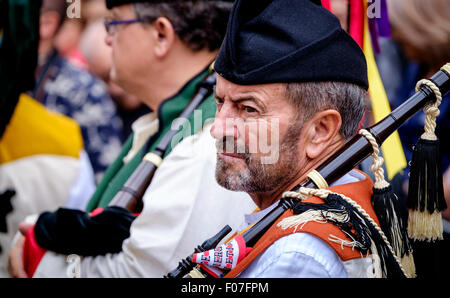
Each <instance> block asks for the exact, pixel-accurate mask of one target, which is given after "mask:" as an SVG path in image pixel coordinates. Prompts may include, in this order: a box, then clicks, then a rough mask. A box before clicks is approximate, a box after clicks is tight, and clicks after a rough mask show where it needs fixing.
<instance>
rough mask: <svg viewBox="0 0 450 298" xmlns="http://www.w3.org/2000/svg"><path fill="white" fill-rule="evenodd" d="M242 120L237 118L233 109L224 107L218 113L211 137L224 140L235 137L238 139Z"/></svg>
mask: <svg viewBox="0 0 450 298" xmlns="http://www.w3.org/2000/svg"><path fill="white" fill-rule="evenodd" d="M239 122H240V119H239V118H238V117H236V115H235V113H234V112H233V111H232V108H229V107H228V106H225V105H223V106H222V107H221V109H220V111H219V110H218V111H217V113H216V118H215V119H214V123H213V125H212V126H211V130H210V133H211V136H212V137H213V138H215V139H223V138H224V137H233V138H234V139H237V138H238V137H239V130H238V125H239Z"/></svg>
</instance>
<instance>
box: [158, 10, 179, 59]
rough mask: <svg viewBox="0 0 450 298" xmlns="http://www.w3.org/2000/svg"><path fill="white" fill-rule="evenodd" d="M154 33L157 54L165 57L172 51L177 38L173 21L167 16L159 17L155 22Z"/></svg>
mask: <svg viewBox="0 0 450 298" xmlns="http://www.w3.org/2000/svg"><path fill="white" fill-rule="evenodd" d="M153 34H154V35H153V37H154V40H155V48H154V53H155V56H156V57H158V58H163V57H164V56H166V55H167V54H168V53H169V52H170V50H171V48H172V46H173V43H174V41H175V38H176V33H175V30H174V29H173V26H172V23H171V22H170V21H169V20H168V19H167V18H165V17H159V18H158V19H156V21H155V22H154V23H153Z"/></svg>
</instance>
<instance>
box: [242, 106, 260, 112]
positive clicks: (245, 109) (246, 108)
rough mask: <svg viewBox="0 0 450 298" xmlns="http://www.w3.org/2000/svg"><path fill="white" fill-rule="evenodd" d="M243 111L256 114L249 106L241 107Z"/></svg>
mask: <svg viewBox="0 0 450 298" xmlns="http://www.w3.org/2000/svg"><path fill="white" fill-rule="evenodd" d="M243 109H244V111H246V112H247V113H256V112H257V110H256V109H255V108H253V107H250V106H243Z"/></svg>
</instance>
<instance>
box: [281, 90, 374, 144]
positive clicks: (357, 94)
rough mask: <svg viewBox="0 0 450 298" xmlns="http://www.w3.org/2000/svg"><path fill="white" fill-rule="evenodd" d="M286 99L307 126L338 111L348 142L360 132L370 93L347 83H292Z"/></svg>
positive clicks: (343, 132)
mask: <svg viewBox="0 0 450 298" xmlns="http://www.w3.org/2000/svg"><path fill="white" fill-rule="evenodd" d="M286 97H287V99H288V101H289V102H290V103H291V104H292V105H293V106H294V107H295V108H296V110H297V111H298V114H297V118H298V119H302V121H303V122H306V121H308V120H309V119H310V118H311V117H312V116H313V115H314V114H316V113H318V112H320V111H323V110H326V109H334V110H336V111H338V112H339V114H341V118H342V126H341V129H340V134H341V135H342V136H343V137H344V138H345V139H348V138H350V137H352V136H353V135H354V134H355V133H356V132H357V129H358V126H359V122H360V121H361V119H362V117H363V115H364V112H365V109H366V105H367V103H366V90H365V89H364V88H362V87H360V86H358V85H355V84H351V83H345V82H303V83H288V84H287V86H286Z"/></svg>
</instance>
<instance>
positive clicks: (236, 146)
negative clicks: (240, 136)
mask: <svg viewBox="0 0 450 298" xmlns="http://www.w3.org/2000/svg"><path fill="white" fill-rule="evenodd" d="M216 149H217V152H225V153H233V154H237V155H240V156H241V157H242V158H248V157H249V153H250V151H249V149H248V147H247V146H246V145H245V143H244V142H242V141H239V140H235V139H234V138H233V137H223V138H222V139H218V140H216Z"/></svg>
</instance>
